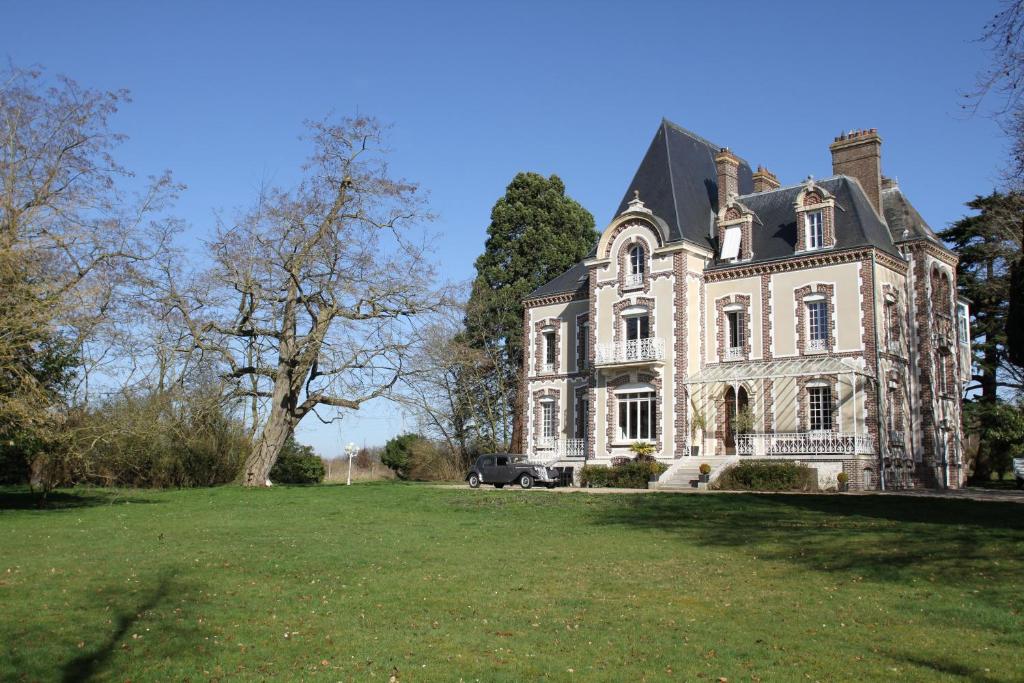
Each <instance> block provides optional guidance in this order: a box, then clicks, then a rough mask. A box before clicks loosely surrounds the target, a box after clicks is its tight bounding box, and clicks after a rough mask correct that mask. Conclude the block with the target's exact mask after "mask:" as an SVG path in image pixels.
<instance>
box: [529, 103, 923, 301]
mask: <svg viewBox="0 0 1024 683" xmlns="http://www.w3.org/2000/svg"><path fill="white" fill-rule="evenodd" d="M719 149H720V147H718V146H717V145H715V144H713V143H711V142H708V141H707V140H705V139H704V138H701V137H700V136H698V135H695V134H694V133H691V132H690V131H688V130H686V129H684V128H681V127H680V126H677V125H675V124H674V123H671V122H670V121H667V120H662V122H661V125H660V126H659V127H658V131H657V133H655V136H654V140H653V141H652V142H651V145H650V147H649V148H648V149H647V153H646V154H645V155H644V158H643V161H641V162H640V167H639V168H638V169H637V172H636V174H635V175H634V176H633V180H632V182H631V183H630V184H629V188H628V189H627V191H626V194H625V196H624V197H623V199H622V202H621V203H620V204H619V208H618V210H617V211H616V214H615V215H616V216H618V215H619V214H621V213H622V212H623V211H625V210H626V208H627V205H628V203H629V200H631V199H632V198H633V192H634V190H636V191H639V193H640V199H642V200H643V202H644V205H645V206H646V207H647V208H649V209H651V211H652V212H653V213H654V215H655V216H658V217H659V218H661V219H663V220H664V221H665V222H666V223H667V224H668V226H669V242H678V241H681V240H684V239H685V240H686V241H689V242H693V243H695V244H698V245H701V246H704V247H707V248H708V249H710V250H712V251H714V252H716V253H717V251H718V250H717V249H716V247H717V244H716V242H717V239H716V238H712V237H710V236H709V235H714V234H715V233H716V231H715V230H714V229H713V227H714V221H715V216H716V214H717V212H718V172H717V169H716V167H715V159H714V157H715V154H716V153H717V152H718V150H719ZM815 182H816V184H817V185H820V186H821V187H823V188H824V189H826V190H827V191H828V192H829V193H831V194H832V195H834V196H835V200H836V211H835V221H836V226H835V227H836V245H835V247H834V248H833V249H834V250H842V249H849V248H854V247H861V246H874V247H877V248H879V249H881V250H882V251H885V252H887V253H890V254H892V255H894V256H897V257H900V254H899V252H898V250H897V249H896V246H895V245H896V243H898V242H902V241H905V240H908V239H916V238H921V237H924V238H927V239H930V240H932V241H933V242H935V243H936V244H940V245H941V243H940V242H939V240H938V239H937V238H936V237H935V233H934V232H933V231H932V229H931V228H930V227H928V224H927V223H926V222H925V221H924V219H923V218H921V215H920V214H919V213H918V212H917V210H916V209H915V208H914V207H913V206H912V205H911V204H910V202H909V201H907V199H906V197H905V196H904V195H903V193H902V192H900V190H899V188H898V187H897V186H896V185H895V184H894V183H892V182H888V183H887V184H886V185H885V189H883V191H882V212H883V215H884V218H885V222H883V221H882V220H880V219H879V216H878V214H877V213H876V212H875V210H874V209H873V208H872V206H871V203H870V201H869V200H868V198H867V196H866V195H865V194H864V190H863V189H862V188H861V186H860V183H858V182H857V181H855V180H853V179H852V178H848V177H846V176H834V177H832V178H826V179H824V180H820V181H815ZM803 187H804V185H803V183H801V184H799V185H792V186H788V187H783V188H779V189H778V190H772V191H770V192H761V193H756V194H754V193H753V180H752V177H751V172H750V166H749V165H748V164H747V163H746V162H745V161H741V162H740V168H739V189H740V193H741V196H740V197H739V201H740V202H741V203H742V204H743V205H744V206H746V207H747V208H749V209H750V210H751V211H753V212H754V214H756V216H757V220H755V221H754V230H753V245H752V246H753V259H752V260H751V261H748V262H746V263H758V262H761V261H773V260H777V259H782V258H787V257H791V256H793V255H794V251H795V249H796V213H795V211H794V208H793V203H794V201H795V200H796V195H797V194H798V193H799V192H800V190H801V189H802V188H803ZM886 224H888V225H886ZM904 231H907V232H906V233H905V232H904ZM723 265H724V264H723ZM730 265H732V264H730ZM585 277H586V268H585V267H584V266H583V264H582V263H579V264H576V265H575V266H573V267H572V268H570V269H569V270H568V271H566V272H565V273H562V274H561V275H559V276H558V277H556V278H555V279H554V280H552V281H550V282H548V283H546V284H544V285H542V286H541V287H538V288H537V289H536V290H534V291H533V292H531V293H530V296H529V297H528V298H530V299H535V298H539V297H544V296H552V295H555V294H569V293H573V292H576V291H578V290H582V291H583V293H584V294H585V291H586V281H585Z"/></svg>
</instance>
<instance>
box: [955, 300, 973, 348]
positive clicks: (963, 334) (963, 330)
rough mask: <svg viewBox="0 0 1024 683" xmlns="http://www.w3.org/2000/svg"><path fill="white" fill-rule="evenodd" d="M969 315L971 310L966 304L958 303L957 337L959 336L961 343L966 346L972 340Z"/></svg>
mask: <svg viewBox="0 0 1024 683" xmlns="http://www.w3.org/2000/svg"><path fill="white" fill-rule="evenodd" d="M969 315H970V311H969V310H968V309H967V305H966V304H962V303H958V304H957V305H956V327H957V337H958V338H959V341H960V343H961V344H963V345H964V346H966V345H968V344H970V341H971V338H970V329H969V326H968V320H969V318H968V316H969Z"/></svg>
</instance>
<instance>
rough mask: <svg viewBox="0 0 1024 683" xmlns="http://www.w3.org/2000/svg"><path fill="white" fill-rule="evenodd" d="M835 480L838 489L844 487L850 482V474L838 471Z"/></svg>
mask: <svg viewBox="0 0 1024 683" xmlns="http://www.w3.org/2000/svg"><path fill="white" fill-rule="evenodd" d="M836 481H837V482H838V483H839V488H840V489H845V488H846V485H847V484H849V483H850V475H849V474H847V473H846V472H840V473H839V474H837V475H836Z"/></svg>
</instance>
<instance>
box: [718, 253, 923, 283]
mask: <svg viewBox="0 0 1024 683" xmlns="http://www.w3.org/2000/svg"><path fill="white" fill-rule="evenodd" d="M872 251H874V252H875V254H876V255H877V256H876V258H877V259H878V261H879V262H880V263H884V264H885V265H886V266H888V267H890V268H893V269H894V270H899V271H900V272H906V270H907V264H906V263H905V262H902V261H901V260H899V259H896V258H894V257H892V256H890V255H888V254H885V253H884V252H881V251H879V250H877V249H875V248H874V247H867V248H858V249H848V250H844V251H828V252H816V253H813V254H811V253H808V254H804V255H799V256H790V257H787V258H784V259H778V260H776V261H766V262H763V263H748V264H742V265H737V266H729V267H725V268H715V269H710V268H709V269H708V270H706V271H704V280H705V282H721V281H723V280H733V279H737V278H743V277H756V276H758V275H764V274H771V273H784V272H788V271H794V270H804V269H807V268H820V267H822V266H831V265H836V264H839V263H853V262H855V261H860V260H862V259H864V258H870V256H871V253H872Z"/></svg>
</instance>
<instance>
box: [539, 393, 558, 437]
mask: <svg viewBox="0 0 1024 683" xmlns="http://www.w3.org/2000/svg"><path fill="white" fill-rule="evenodd" d="M540 408H541V421H540V424H541V436H542V437H543V438H544V439H545V440H550V439H554V438H555V402H554V401H544V402H543V403H541V404H540Z"/></svg>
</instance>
